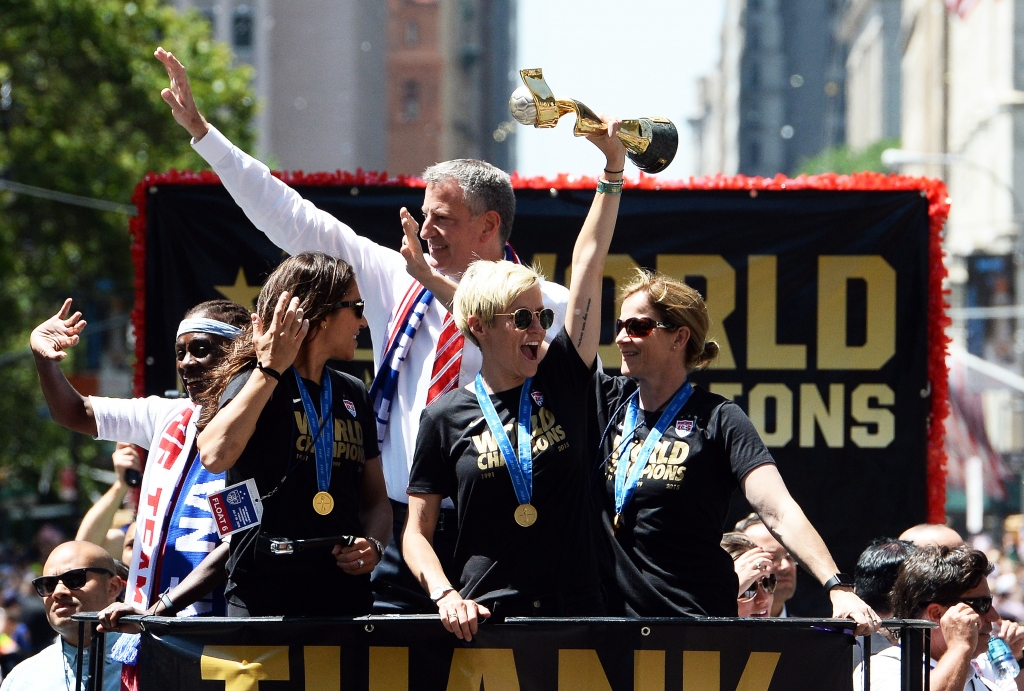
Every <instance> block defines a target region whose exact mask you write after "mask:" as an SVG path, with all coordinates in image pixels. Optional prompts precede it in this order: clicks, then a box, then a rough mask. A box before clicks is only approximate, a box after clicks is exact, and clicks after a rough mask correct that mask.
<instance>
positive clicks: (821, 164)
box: [796, 139, 900, 175]
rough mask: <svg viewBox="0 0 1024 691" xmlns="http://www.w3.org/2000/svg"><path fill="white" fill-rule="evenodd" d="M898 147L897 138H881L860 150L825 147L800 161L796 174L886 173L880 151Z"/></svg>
mask: <svg viewBox="0 0 1024 691" xmlns="http://www.w3.org/2000/svg"><path fill="white" fill-rule="evenodd" d="M898 148H900V140H899V139H883V140H882V141H880V142H875V143H874V144H872V145H871V146H869V147H867V148H866V149H863V150H861V151H853V150H851V149H850V147H848V146H835V147H832V148H830V149H825V150H824V151H822V152H821V153H818V154H816V155H814V156H811V157H810V158H805V159H804V160H803V161H801V162H800V165H799V166H798V168H797V171H796V175H819V174H821V173H839V174H840V175H846V174H849V173H861V172H865V171H874V172H876V173H887V172H889V169H888V168H887V167H886V166H884V165H882V152H883V151H885V150H886V149H898Z"/></svg>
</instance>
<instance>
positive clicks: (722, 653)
mask: <svg viewBox="0 0 1024 691" xmlns="http://www.w3.org/2000/svg"><path fill="white" fill-rule="evenodd" d="M298 587H301V586H298ZM146 622H147V624H146V632H145V633H144V634H143V637H142V649H141V651H140V653H139V660H140V664H141V668H140V677H139V688H140V689H144V690H145V691H161V690H164V689H166V690H168V691H170V690H172V689H173V690H175V691H176V690H177V689H197V690H207V691H221V690H224V691H255V690H256V689H257V688H258V689H262V690H263V691H271V690H273V689H278V690H280V691H287V690H294V691H336V690H338V689H345V691H358V690H360V689H368V690H370V691H433V690H435V689H436V690H441V691H444V690H447V691H480V689H481V683H482V684H483V688H484V689H487V691H513V690H515V691H518V690H519V689H522V690H523V691H526V690H527V689H529V690H530V691H547V690H550V691H556V689H557V691H613V690H614V691H627V690H629V689H633V690H635V691H665V689H680V688H682V689H683V691H718V690H719V689H722V690H723V691H732V690H733V689H742V690H743V691H768V689H769V687H770V688H772V689H816V690H818V691H833V690H834V691H845V690H848V689H850V688H851V684H852V673H853V669H852V660H853V657H852V654H851V645H852V643H853V637H852V636H851V635H849V631H844V630H843V629H842V628H839V627H840V626H842V624H839V625H838V626H837V625H836V624H835V623H833V624H830V625H826V626H823V625H822V624H823V622H820V621H819V622H807V621H804V622H800V621H793V620H756V621H750V620H747V621H742V622H738V621H735V620H733V621H730V620H705V621H694V620H678V619H677V620H669V619H665V620H643V621H625V620H589V621H571V620H544V619H535V620H509V621H508V622H506V623H504V624H490V623H488V624H484V625H483V626H481V628H480V632H479V635H477V636H476V637H474V639H473V641H472V642H471V643H463V642H461V641H458V640H457V639H456V638H455V636H453V635H452V634H450V633H448V632H447V631H445V630H444V628H443V627H442V626H441V623H440V622H439V621H438V620H437V619H436V617H431V618H429V619H425V618H413V617H409V618H406V617H402V618H384V617H370V618H367V619H353V620H340V619H337V620H329V619H320V620H318V619H305V620H303V619H296V620H281V619H266V620H259V619H256V620H244V619H243V620H240V619H233V620H232V619H173V618H172V619H163V618H147V619H146ZM812 623H814V624H816V625H815V626H812V625H811V624H812ZM847 625H849V624H847Z"/></svg>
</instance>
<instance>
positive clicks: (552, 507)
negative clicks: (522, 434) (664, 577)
mask: <svg viewBox="0 0 1024 691" xmlns="http://www.w3.org/2000/svg"><path fill="white" fill-rule="evenodd" d="M590 380H591V374H590V371H589V370H588V368H587V366H586V364H585V363H584V362H583V361H582V360H581V359H580V357H579V354H578V353H577V352H576V349H575V347H574V346H573V345H572V342H571V341H570V340H569V336H568V334H567V333H566V332H565V329H564V328H563V329H562V332H561V333H560V334H559V335H558V336H557V337H556V338H555V339H554V340H553V341H552V342H551V344H550V346H549V347H548V351H547V355H546V356H545V357H544V359H543V360H541V362H540V365H539V366H538V369H537V375H536V376H535V377H534V379H533V384H532V388H531V391H532V393H531V398H532V399H533V403H532V409H533V411H532V416H531V417H532V428H531V429H532V434H533V497H532V499H531V503H532V504H533V506H534V507H536V509H537V522H536V523H534V524H533V525H532V526H529V527H525V528H524V527H522V526H520V525H518V524H517V523H516V521H515V518H514V513H515V510H516V507H517V506H518V505H519V500H518V499H517V498H516V493H515V489H514V487H513V485H512V479H511V477H510V475H509V471H508V468H507V467H506V466H505V461H504V459H503V458H502V455H501V452H500V451H499V450H498V447H497V445H496V443H495V441H494V437H493V436H492V435H491V431H490V428H489V427H488V426H487V421H486V420H485V419H484V416H483V412H482V411H481V410H480V404H479V402H478V401H477V398H476V393H475V391H474V390H472V389H467V388H459V389H457V390H455V391H452V392H451V393H449V394H446V395H445V396H444V397H442V398H441V399H440V400H438V401H437V402H435V403H434V404H433V405H431V406H429V407H427V408H426V409H425V410H424V411H423V415H422V416H421V417H420V430H419V436H418V437H417V439H416V455H415V460H414V461H413V466H412V471H411V473H410V477H409V489H408V491H409V494H440V495H442V496H450V497H452V499H453V500H454V501H455V507H456V509H457V510H458V522H459V536H458V544H457V545H456V548H455V561H454V563H455V573H457V574H459V585H460V588H459V591H460V593H461V594H462V596H463V597H466V598H471V599H475V600H486V599H490V598H502V597H507V596H517V595H526V596H538V597H539V596H543V595H551V594H555V593H566V592H569V593H575V592H581V591H586V590H588V589H591V590H594V591H596V590H597V588H598V585H599V577H598V573H597V561H596V556H595V549H594V539H593V538H594V535H595V534H596V531H595V530H594V523H595V521H596V520H597V516H596V507H595V506H594V504H593V501H592V500H591V497H590V492H589V487H588V477H587V468H588V466H589V463H588V459H587V454H586V448H587V447H586V431H587V420H586V414H587V393H588V387H589V382H590ZM521 391H522V387H521V386H517V387H516V388H514V389H509V390H507V391H502V392H500V393H497V394H493V395H491V397H490V399H491V402H492V403H493V404H494V407H495V409H496V410H497V413H498V417H499V419H500V420H501V422H502V425H504V427H505V430H506V433H507V434H508V436H509V439H510V441H511V443H512V446H513V448H514V449H516V453H517V454H518V445H517V432H516V428H517V424H516V421H517V418H518V415H519V396H520V393H521Z"/></svg>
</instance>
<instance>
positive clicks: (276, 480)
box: [221, 369, 380, 616]
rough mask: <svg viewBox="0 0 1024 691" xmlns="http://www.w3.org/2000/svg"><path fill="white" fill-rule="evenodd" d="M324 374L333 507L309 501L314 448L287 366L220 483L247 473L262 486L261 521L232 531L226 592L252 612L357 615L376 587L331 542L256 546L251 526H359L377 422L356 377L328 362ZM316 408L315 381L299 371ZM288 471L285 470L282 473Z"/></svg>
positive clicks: (298, 534)
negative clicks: (289, 547) (294, 547)
mask: <svg viewBox="0 0 1024 691" xmlns="http://www.w3.org/2000/svg"><path fill="white" fill-rule="evenodd" d="M326 371H327V372H328V373H329V376H330V377H331V390H332V395H333V413H334V462H333V465H332V470H331V483H330V489H329V490H328V491H329V492H330V494H331V496H332V497H333V498H334V510H333V511H331V512H330V513H329V514H327V515H326V516H321V515H320V514H318V513H316V511H314V510H313V496H314V495H315V494H316V493H317V492H318V491H319V489H318V487H317V479H316V452H315V450H314V447H313V437H312V435H311V434H310V432H309V429H310V428H309V423H308V421H307V419H306V411H305V408H304V407H303V405H302V399H301V397H300V395H299V388H298V384H297V383H296V381H295V374H294V372H293V371H292V370H289V371H288V372H285V373H284V375H283V376H282V378H281V382H280V383H279V384H278V385H277V386H276V387H275V388H274V392H273V394H271V397H270V400H269V401H267V404H266V405H265V406H264V408H263V411H262V412H261V413H260V418H259V421H258V422H257V423H256V431H255V432H254V433H253V435H252V437H251V438H250V439H249V443H248V444H246V446H245V450H244V451H243V452H242V455H241V456H239V458H238V461H237V462H236V463H235V465H234V466H233V467H232V468H231V469H230V470H228V471H227V484H228V485H233V484H235V483H236V482H242V481H244V480H247V479H249V478H253V479H255V480H256V488H257V490H258V491H259V493H260V494H261V495H263V496H266V495H267V494H269V493H271V492H272V491H273V490H274V488H275V487H276V488H277V490H276V491H274V492H273V495H272V496H270V497H267V498H266V499H264V500H263V520H262V523H261V525H260V526H258V527H254V528H252V529H250V530H246V531H242V532H239V533H235V534H234V535H232V536H231V550H230V555H229V558H228V574H229V580H228V585H227V588H226V594H227V595H228V597H229V600H231V601H234V602H235V603H236V604H237V603H239V602H240V603H242V604H244V605H245V606H247V607H248V608H249V613H250V614H252V615H253V616H270V615H275V616H280V615H286V616H287V615H361V614H367V613H369V612H370V610H371V608H372V606H373V594H372V592H371V590H370V577H369V575H361V576H351V575H349V574H347V573H345V572H344V571H342V570H341V569H340V568H339V567H338V564H337V560H336V559H335V558H334V556H333V555H332V554H331V547H318V548H315V549H312V550H307V551H304V552H299V553H296V554H291V555H271V554H266V553H264V552H260V551H257V549H256V537H257V535H258V534H260V533H262V534H263V535H265V536H267V537H271V538H276V537H284V538H289V539H293V540H295V539H308V538H315V537H333V536H335V535H353V536H357V537H359V536H362V535H364V532H363V526H362V523H361V521H360V520H359V508H360V501H361V488H362V478H363V469H364V467H365V464H366V460H367V459H372V458H375V457H377V456H379V455H380V450H379V449H378V448H377V427H376V422H375V416H374V413H373V408H372V407H371V406H370V401H369V398H368V396H367V393H366V388H365V387H364V386H363V384H362V382H360V381H359V380H358V379H356V378H355V377H351V376H349V375H347V374H343V373H341V372H336V371H334V370H331V369H328V370H326ZM251 374H252V370H247V371H244V372H242V373H240V374H238V375H237V376H236V377H235V378H234V379H232V380H231V382H230V383H229V384H228V387H227V389H226V390H225V392H224V395H223V396H222V397H221V407H223V406H224V405H226V404H227V402H228V401H230V400H231V399H232V398H234V397H235V396H236V395H237V394H238V392H239V391H240V390H241V388H242V386H244V385H245V382H246V381H247V380H248V378H249V376H250V375H251ZM303 383H304V384H305V385H306V389H307V390H308V391H309V397H310V399H311V400H312V401H313V405H314V407H315V408H316V409H317V411H319V410H320V386H319V385H317V384H315V383H313V382H311V381H309V380H307V379H303ZM289 468H291V472H288V473H287V478H286V479H285V480H284V481H283V482H282V481H281V478H282V477H283V476H284V475H285V473H286V472H287V471H288V470H289Z"/></svg>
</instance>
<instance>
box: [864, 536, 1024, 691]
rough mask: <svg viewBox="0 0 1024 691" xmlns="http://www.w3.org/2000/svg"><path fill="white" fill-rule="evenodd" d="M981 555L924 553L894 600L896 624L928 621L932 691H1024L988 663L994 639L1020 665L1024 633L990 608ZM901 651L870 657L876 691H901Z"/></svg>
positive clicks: (914, 558)
mask: <svg viewBox="0 0 1024 691" xmlns="http://www.w3.org/2000/svg"><path fill="white" fill-rule="evenodd" d="M991 571H992V565H991V564H989V561H988V558H987V557H986V556H985V554H984V553H983V552H980V551H978V550H975V549H971V548H969V547H966V546H960V547H956V548H950V547H926V548H923V549H920V550H917V551H915V552H913V553H911V554H910V555H909V556H907V558H906V559H905V560H904V561H903V564H902V566H901V567H900V570H899V575H898V576H897V577H896V584H895V585H894V586H893V589H892V594H891V596H890V603H891V605H892V616H893V618H894V619H926V620H928V621H933V622H935V623H937V624H938V628H935V629H932V630H931V639H930V644H929V645H930V648H929V651H928V652H929V656H930V657H931V662H930V667H931V679H930V684H931V686H930V688H931V689H932V691H987V689H1007V690H1008V689H1014V688H1017V689H1024V675H1018V676H1017V679H1016V680H1015V681H1014V680H1011V679H1002V680H1000V679H999V676H998V674H997V673H996V672H995V671H994V670H993V668H992V665H991V664H990V663H989V661H988V655H987V654H986V651H987V649H988V641H989V636H990V635H997V636H999V638H1002V639H1003V640H1004V641H1006V644H1007V645H1008V646H1009V647H1010V651H1011V652H1012V653H1013V656H1014V657H1015V658H1017V659H1018V660H1019V659H1020V658H1021V656H1022V655H1024V627H1021V626H1020V625H1019V624H1017V623H1016V622H1012V621H1009V620H1005V619H1001V618H1000V616H999V613H998V612H997V611H996V610H995V608H994V607H992V591H991V590H989V585H988V578H987V576H988V574H989V573H990V572H991ZM900 659H901V648H900V646H898V645H894V646H892V647H890V648H886V649H885V650H882V651H881V652H879V653H876V654H874V655H872V656H871V689H872V691H898V690H899V689H900V688H901V684H900V682H901V669H900V668H901V664H900ZM863 680H864V674H863V670H862V667H861V666H858V667H857V669H855V670H854V674H853V686H854V689H855V691H860V690H861V689H862V688H863Z"/></svg>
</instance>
